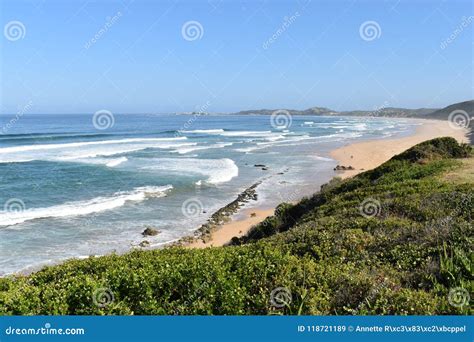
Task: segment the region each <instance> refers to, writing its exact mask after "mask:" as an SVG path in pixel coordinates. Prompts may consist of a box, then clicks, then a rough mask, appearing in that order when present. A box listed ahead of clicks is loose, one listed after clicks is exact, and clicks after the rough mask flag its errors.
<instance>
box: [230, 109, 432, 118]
mask: <svg viewBox="0 0 474 342" xmlns="http://www.w3.org/2000/svg"><path fill="white" fill-rule="evenodd" d="M277 110H279V109H254V110H244V111H240V112H238V113H233V114H234V115H271V114H272V113H273V112H275V111H277ZM280 110H281V109H280ZM283 110H286V111H288V112H289V113H290V114H291V115H333V116H340V115H348V116H380V117H418V116H424V115H427V114H430V113H433V112H435V111H436V110H437V109H434V108H419V109H407V108H393V107H386V108H385V107H383V108H379V109H373V110H353V111H342V112H338V111H336V110H332V109H329V108H325V107H312V108H308V109H305V110H297V109H283Z"/></svg>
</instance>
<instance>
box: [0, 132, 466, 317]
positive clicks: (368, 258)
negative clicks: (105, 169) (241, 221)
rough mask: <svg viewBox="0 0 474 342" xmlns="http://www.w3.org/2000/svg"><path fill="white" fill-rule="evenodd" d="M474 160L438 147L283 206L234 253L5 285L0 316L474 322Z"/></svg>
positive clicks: (118, 258) (148, 256) (453, 148)
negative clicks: (473, 300) (446, 317)
mask: <svg viewBox="0 0 474 342" xmlns="http://www.w3.org/2000/svg"><path fill="white" fill-rule="evenodd" d="M473 161H474V156H473V153H472V150H471V147H470V146H469V145H460V144H458V143H457V142H456V141H455V140H454V139H452V138H439V139H434V140H430V141H426V142H424V143H421V144H419V145H417V146H414V147H413V148H411V149H409V150H407V151H405V152H403V153H401V154H399V155H397V156H395V157H393V158H392V159H391V160H389V161H388V162H386V163H384V164H383V165H381V166H379V167H378V168H376V169H374V170H371V171H366V172H364V173H362V174H359V175H357V176H356V177H354V178H352V179H347V180H344V181H343V180H340V179H337V178H336V179H334V180H332V181H331V182H330V183H328V184H326V185H325V186H323V187H322V189H321V191H320V192H319V193H317V194H315V195H313V196H312V197H310V198H305V199H303V200H301V201H300V202H299V203H297V204H287V203H284V204H281V205H280V206H279V207H278V208H277V210H276V214H275V216H272V217H269V218H267V219H266V220H264V221H263V222H262V223H260V224H259V225H257V226H255V227H254V228H253V229H252V230H251V232H250V233H249V234H248V235H247V236H246V237H243V238H240V239H239V238H234V239H233V240H232V245H231V246H226V247H218V248H208V249H202V250H198V249H187V248H183V247H169V248H165V249H162V250H151V251H132V252H130V253H127V254H125V255H108V256H103V257H90V258H87V259H84V260H70V261H67V262H65V263H63V264H61V265H58V266H51V267H45V268H43V269H42V270H40V271H38V272H36V273H33V274H31V275H29V276H15V277H6V278H2V279H0V314H1V315H51V314H55V315H56V314H63V315H110V314H125V315H129V314H134V315H163V314H171V315H172V314H179V315H194V314H199V315H230V314H236V315H247V314H256V315H268V314H277V315H281V314H290V315H298V314H303V315H355V314H358V315H366V314H368V315H379V314H383V315H390V314H393V315H411V314H428V315H432V314H472V307H471V306H470V305H469V301H468V300H465V299H466V294H467V296H469V294H470V296H471V297H472V295H473V290H474V288H473V280H474V276H473V261H474V253H473V242H474V230H473V226H472V221H473V220H472V219H473V214H474V205H473V198H472V197H473V193H474V191H473V190H474V175H473V169H474V162H473ZM453 291H454V292H453ZM463 296H464V297H463ZM460 297H462V299H463V300H464V301H462V302H460V301H459V298H460Z"/></svg>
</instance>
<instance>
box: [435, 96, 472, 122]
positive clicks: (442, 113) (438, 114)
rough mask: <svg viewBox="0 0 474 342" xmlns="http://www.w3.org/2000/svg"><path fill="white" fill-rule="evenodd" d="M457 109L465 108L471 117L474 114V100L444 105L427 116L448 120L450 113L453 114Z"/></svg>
mask: <svg viewBox="0 0 474 342" xmlns="http://www.w3.org/2000/svg"><path fill="white" fill-rule="evenodd" d="M455 110H463V111H465V112H466V113H467V114H468V115H469V116H470V117H472V116H474V100H470V101H464V102H459V103H455V104H452V105H449V106H447V107H444V108H443V109H438V110H436V111H434V112H432V113H430V114H428V115H427V117H429V118H433V119H443V120H447V119H448V116H449V114H451V113H452V112H454V111H455Z"/></svg>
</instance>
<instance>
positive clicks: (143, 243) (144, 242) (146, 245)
mask: <svg viewBox="0 0 474 342" xmlns="http://www.w3.org/2000/svg"><path fill="white" fill-rule="evenodd" d="M139 246H140V247H149V246H150V242H149V241H147V240H143V241H142V242H140V244H139Z"/></svg>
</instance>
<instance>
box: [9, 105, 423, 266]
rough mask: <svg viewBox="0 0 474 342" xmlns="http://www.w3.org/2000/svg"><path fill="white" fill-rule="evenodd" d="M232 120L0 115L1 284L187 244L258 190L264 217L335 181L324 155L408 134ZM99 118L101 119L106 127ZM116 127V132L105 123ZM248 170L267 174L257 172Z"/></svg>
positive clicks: (331, 123)
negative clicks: (47, 269)
mask: <svg viewBox="0 0 474 342" xmlns="http://www.w3.org/2000/svg"><path fill="white" fill-rule="evenodd" d="M287 119H289V120H286V121H285V122H284V124H283V125H280V126H278V124H275V122H274V121H273V120H272V119H271V118H270V116H257V115H255V116H254V115H249V116H229V115H215V116H214V115H212V116H204V115H126V114H121V115H114V116H113V117H105V118H96V119H93V116H92V115H33V114H31V115H24V116H21V117H18V116H17V117H15V116H11V117H9V116H2V117H0V275H5V274H10V273H13V272H19V271H27V270H31V269H33V268H37V267H39V266H41V265H45V264H51V263H57V262H59V261H61V260H64V259H67V258H71V257H86V256H89V255H100V254H105V253H109V252H112V251H116V252H124V251H127V250H129V249H130V248H133V247H134V246H137V245H138V244H139V243H140V241H142V240H143V237H142V235H141V232H142V231H143V229H144V228H145V226H148V225H150V226H153V227H156V228H157V229H159V230H160V231H161V233H160V234H159V235H157V236H155V237H150V238H148V237H147V240H148V241H150V243H151V247H157V246H161V245H163V244H165V243H168V242H170V241H175V240H177V239H179V238H180V237H183V236H185V235H190V234H192V232H193V230H195V229H196V228H198V227H199V226H200V224H202V223H204V222H205V221H206V220H207V219H208V218H209V216H210V215H211V214H212V212H213V211H215V210H217V209H219V208H220V207H222V206H224V205H226V204H227V203H229V202H230V201H232V200H233V199H235V197H236V196H237V195H238V194H239V193H240V192H241V191H242V190H244V189H246V188H247V187H249V186H250V185H252V184H254V183H255V182H257V181H261V182H262V183H261V185H260V186H259V187H258V188H257V189H258V196H259V199H258V201H255V202H252V203H249V204H248V205H247V206H248V207H252V206H254V207H270V206H273V205H275V204H277V203H280V202H283V201H294V200H297V199H298V198H300V197H301V196H302V195H304V194H311V193H312V192H314V191H317V190H318V189H319V187H320V185H321V184H322V183H324V182H326V181H327V180H329V179H330V177H332V176H333V175H334V172H333V171H332V169H333V167H334V166H335V165H336V164H337V162H336V161H334V160H332V159H330V158H329V156H328V152H329V151H330V150H331V149H334V148H337V147H339V146H342V145H344V144H348V143H351V142H354V141H357V140H363V139H373V138H381V137H394V136H399V135H406V134H409V133H410V132H411V131H412V130H413V129H414V127H415V126H416V125H417V123H416V122H414V121H410V120H405V119H383V118H370V119H369V118H355V117H309V116H304V117H299V116H293V117H291V118H289V117H288V118H287ZM107 120H108V121H107ZM112 121H113V125H112ZM255 164H264V165H265V168H267V170H262V167H255Z"/></svg>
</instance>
